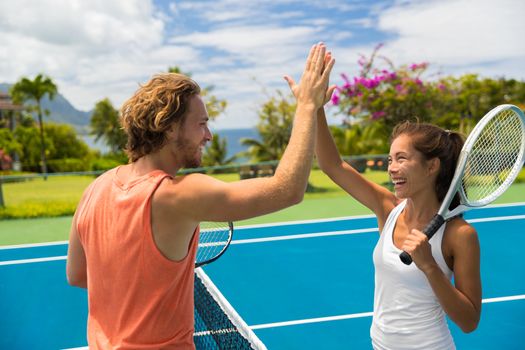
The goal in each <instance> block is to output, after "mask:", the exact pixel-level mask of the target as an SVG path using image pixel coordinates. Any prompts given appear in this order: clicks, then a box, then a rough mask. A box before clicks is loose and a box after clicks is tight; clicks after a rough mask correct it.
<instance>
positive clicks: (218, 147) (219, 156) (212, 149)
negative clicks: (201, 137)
mask: <svg viewBox="0 0 525 350" xmlns="http://www.w3.org/2000/svg"><path fill="white" fill-rule="evenodd" d="M235 159H237V156H235V155H234V156H232V157H229V158H228V142H227V141H226V138H220V136H219V135H218V134H213V138H212V140H211V143H210V145H209V146H208V147H206V152H205V153H204V156H203V157H202V165H204V166H216V165H227V164H231V163H233V162H234V161H235Z"/></svg>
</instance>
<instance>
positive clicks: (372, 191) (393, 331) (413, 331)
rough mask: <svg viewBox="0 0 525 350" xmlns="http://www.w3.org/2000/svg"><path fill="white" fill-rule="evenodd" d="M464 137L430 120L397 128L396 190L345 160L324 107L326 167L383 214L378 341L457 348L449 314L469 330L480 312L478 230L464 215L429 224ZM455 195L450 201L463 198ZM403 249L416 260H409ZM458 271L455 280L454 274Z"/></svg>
mask: <svg viewBox="0 0 525 350" xmlns="http://www.w3.org/2000/svg"><path fill="white" fill-rule="evenodd" d="M462 146H463V139H462V138H461V136H460V135H459V134H457V133H454V132H450V131H445V130H443V129H441V128H439V127H437V126H434V125H431V124H424V123H412V122H404V123H401V124H399V125H397V126H396V128H395V129H394V131H393V133H392V136H391V146H390V154H389V156H388V174H389V176H390V178H391V180H392V182H393V183H394V193H391V192H390V191H389V190H387V189H386V188H384V187H382V186H380V185H377V184H375V183H372V182H370V181H368V180H367V179H365V178H364V177H363V176H362V175H361V174H359V172H357V171H356V170H355V169H353V168H352V167H351V166H350V165H348V164H347V163H346V162H344V161H343V160H342V159H341V157H340V155H339V153H338V151H337V148H336V146H335V143H334V141H333V139H332V136H331V134H330V131H329V129H328V126H327V123H326V117H325V114H324V111H323V110H322V108H321V109H320V110H319V112H318V130H317V143H316V155H317V158H318V162H319V165H320V167H321V169H322V170H323V171H324V172H325V173H326V174H327V175H328V176H329V177H330V178H331V179H332V180H333V181H334V182H335V183H337V184H338V185H339V186H340V187H341V188H343V189H344V190H345V191H346V192H348V193H349V194H350V195H351V196H352V197H354V198H355V199H357V200H358V201H359V202H361V203H362V204H363V205H365V206H366V207H368V208H369V209H370V210H372V211H373V212H374V213H375V215H376V216H377V222H378V226H379V232H380V237H379V241H378V243H377V245H376V247H375V249H374V254H373V260H374V266H375V293H374V317H373V321H372V327H371V330H370V335H371V338H372V345H373V347H374V349H426V350H429V349H455V345H454V341H453V339H452V337H451V335H450V331H449V329H448V326H447V323H446V320H445V314H446V315H448V317H449V318H450V319H451V320H452V321H453V322H455V323H456V324H457V325H458V326H459V327H460V328H461V329H462V330H463V331H464V332H472V331H473V330H474V329H476V327H477V325H478V322H479V318H480V314H481V278H480V262H479V259H480V250H479V242H478V237H477V233H476V231H475V230H474V228H473V227H472V226H470V225H469V224H468V223H467V222H466V221H465V220H464V219H463V218H461V217H456V218H454V219H452V220H450V221H449V222H448V223H446V224H445V225H443V226H442V227H441V228H440V229H439V230H438V232H436V234H435V235H434V236H433V237H432V238H431V239H430V240H428V238H427V237H426V236H425V235H424V234H423V233H422V230H423V229H424V227H425V226H426V224H427V223H428V222H430V220H431V219H432V217H433V216H434V215H435V213H437V211H438V209H439V206H440V203H441V201H442V200H443V199H444V197H445V194H446V192H447V190H448V187H449V185H450V182H451V180H452V177H453V173H454V169H455V166H456V162H457V159H458V157H459V153H460V150H461V147H462ZM455 202H456V203H453V204H452V205H451V206H455V205H457V204H458V200H457V198H456V200H455ZM402 251H406V252H408V253H409V254H410V255H411V256H412V259H413V261H414V263H413V264H412V265H409V266H407V265H405V264H403V263H402V262H401V261H400V259H399V254H400V253H401V252H402ZM452 276H453V277H454V284H452V283H451V278H452Z"/></svg>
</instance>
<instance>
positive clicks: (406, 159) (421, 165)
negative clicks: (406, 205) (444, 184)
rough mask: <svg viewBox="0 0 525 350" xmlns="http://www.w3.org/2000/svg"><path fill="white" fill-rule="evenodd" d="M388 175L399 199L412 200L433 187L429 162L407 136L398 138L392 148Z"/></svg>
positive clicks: (403, 135)
mask: <svg viewBox="0 0 525 350" xmlns="http://www.w3.org/2000/svg"><path fill="white" fill-rule="evenodd" d="M388 174H389V176H390V179H391V181H392V182H393V183H394V191H395V194H396V196H397V197H398V198H410V197H412V196H414V194H416V193H418V192H420V191H421V190H424V189H426V188H428V186H431V183H432V181H434V179H433V177H430V176H429V175H430V173H429V168H428V161H427V160H426V159H425V158H424V156H423V154H422V153H421V152H419V151H417V150H416V149H415V148H414V147H413V145H412V142H411V140H410V136H409V135H407V134H401V135H399V136H398V137H396V138H395V139H394V140H393V141H392V144H391V146H390V154H389V156H388Z"/></svg>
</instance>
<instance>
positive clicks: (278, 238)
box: [0, 215, 525, 265]
mask: <svg viewBox="0 0 525 350" xmlns="http://www.w3.org/2000/svg"><path fill="white" fill-rule="evenodd" d="M522 219H525V215H512V216H495V217H490V218H478V219H470V220H467V222H469V223H477V222H492V221H509V220H522ZM276 226H277V225H276ZM377 230H378V228H377V227H373V228H365V229H357V230H341V231H329V232H317V233H304V234H296V235H284V236H273V237H263V238H249V239H234V240H233V241H232V242H231V244H247V243H261V242H271V241H284V240H291V239H304V238H315V237H327V236H339V235H351V234H356V233H369V232H376V231H377ZM67 243H68V241H60V242H48V243H35V244H18V245H11V246H3V247H0V250H2V249H19V248H31V247H42V246H52V245H64V244H67ZM29 260H31V259H29ZM6 263H7V261H6V262H4V264H0V265H9V264H6Z"/></svg>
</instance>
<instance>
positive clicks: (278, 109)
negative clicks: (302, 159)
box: [241, 91, 295, 162]
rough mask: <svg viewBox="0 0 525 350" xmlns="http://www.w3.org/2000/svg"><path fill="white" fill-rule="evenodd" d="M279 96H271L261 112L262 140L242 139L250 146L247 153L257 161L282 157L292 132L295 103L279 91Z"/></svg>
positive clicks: (260, 133) (258, 128) (260, 129)
mask: <svg viewBox="0 0 525 350" xmlns="http://www.w3.org/2000/svg"><path fill="white" fill-rule="evenodd" d="M278 94H279V96H278V97H277V98H276V97H272V98H270V100H269V101H267V102H266V103H265V104H264V105H263V106H262V110H261V111H260V112H259V123H258V124H257V131H258V132H259V136H260V138H261V141H259V140H256V139H250V138H243V139H241V143H242V144H243V145H244V146H248V147H249V148H248V151H247V154H246V155H249V156H251V158H252V160H253V161H255V162H264V161H272V160H279V159H281V157H282V155H283V153H284V150H285V148H286V145H287V144H288V140H289V139H290V135H291V132H292V124H293V116H294V113H295V103H294V102H290V101H289V100H288V99H287V97H286V96H284V95H283V94H282V93H281V92H280V91H278Z"/></svg>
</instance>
